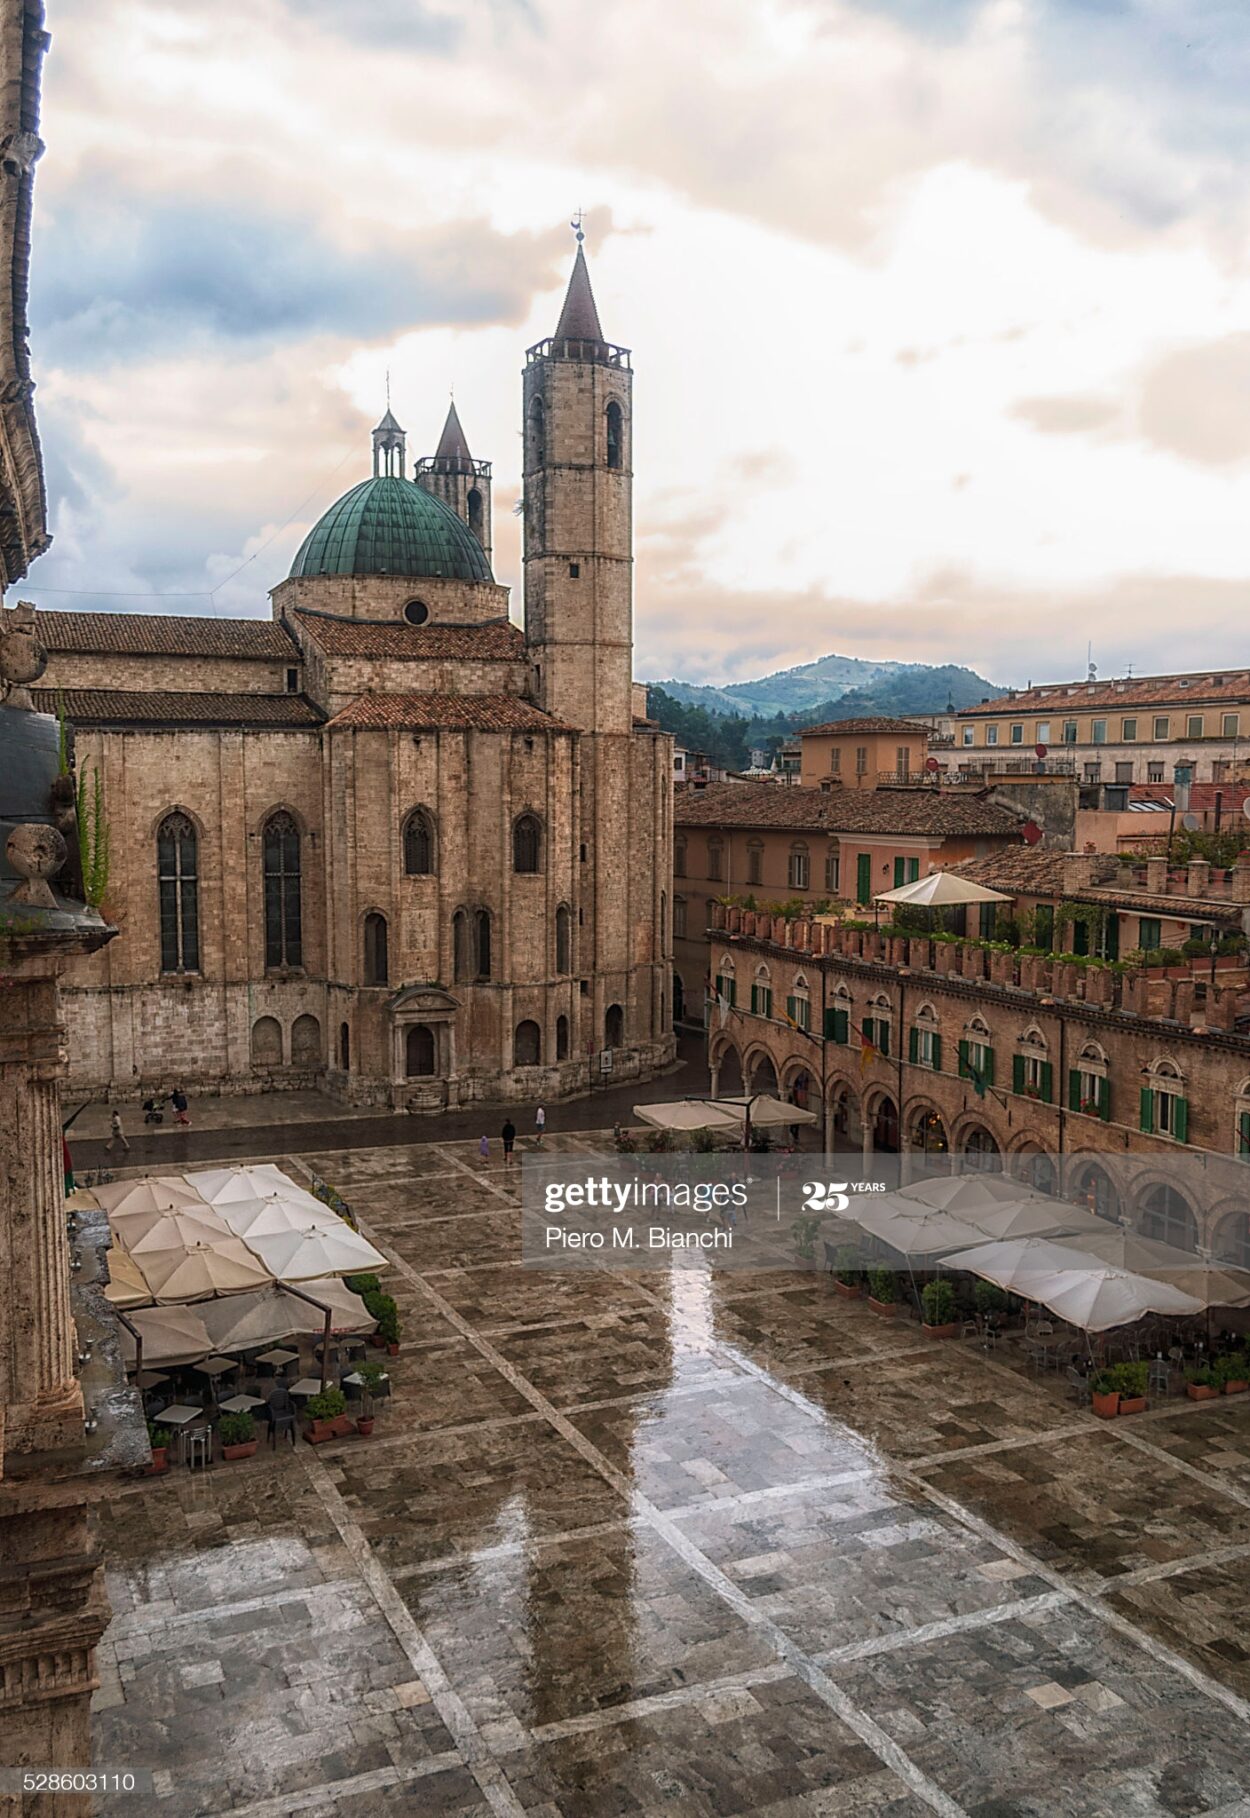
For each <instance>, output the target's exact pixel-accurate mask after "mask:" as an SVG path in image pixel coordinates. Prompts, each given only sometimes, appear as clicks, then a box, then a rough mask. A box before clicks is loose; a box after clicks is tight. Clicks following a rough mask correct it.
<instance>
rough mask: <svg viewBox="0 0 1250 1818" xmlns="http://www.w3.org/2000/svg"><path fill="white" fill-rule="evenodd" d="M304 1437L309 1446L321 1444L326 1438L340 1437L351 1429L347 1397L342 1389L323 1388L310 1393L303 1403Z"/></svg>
mask: <svg viewBox="0 0 1250 1818" xmlns="http://www.w3.org/2000/svg"><path fill="white" fill-rule="evenodd" d="M304 1420H305V1422H306V1424H305V1427H304V1438H305V1439H306V1440H307V1441H308V1443H309V1445H310V1446H322V1445H324V1444H325V1442H326V1440H327V1439H341V1438H342V1436H343V1434H344V1433H348V1432H350V1431H351V1422H350V1420H348V1418H347V1397H346V1395H344V1393H343V1391H342V1389H323V1390H322V1391H321V1393H320V1394H319V1395H310V1396H309V1398H308V1400H307V1402H306V1403H305V1404H304Z"/></svg>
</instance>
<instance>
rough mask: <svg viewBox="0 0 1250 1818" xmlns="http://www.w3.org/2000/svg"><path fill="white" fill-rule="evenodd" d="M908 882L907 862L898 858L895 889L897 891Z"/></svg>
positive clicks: (895, 867)
mask: <svg viewBox="0 0 1250 1818" xmlns="http://www.w3.org/2000/svg"><path fill="white" fill-rule="evenodd" d="M906 882H907V860H906V859H901V858H896V859H895V861H894V888H895V889H896V890H897V889H899V888H900V886H901V885H903V884H905V883H906Z"/></svg>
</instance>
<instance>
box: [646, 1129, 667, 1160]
mask: <svg viewBox="0 0 1250 1818" xmlns="http://www.w3.org/2000/svg"><path fill="white" fill-rule="evenodd" d="M672 1148H673V1132H672V1131H671V1130H653V1131H652V1132H651V1134H650V1136H648V1138H647V1151H648V1153H649V1154H651V1155H668V1154H669V1153H670V1151H671V1150H672Z"/></svg>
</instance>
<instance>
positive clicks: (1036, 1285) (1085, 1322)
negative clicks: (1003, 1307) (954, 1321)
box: [943, 1238, 1203, 1332]
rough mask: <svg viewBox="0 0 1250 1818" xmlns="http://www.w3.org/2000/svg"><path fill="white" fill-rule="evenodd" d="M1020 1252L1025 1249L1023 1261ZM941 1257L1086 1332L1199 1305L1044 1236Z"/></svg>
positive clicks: (1194, 1310)
mask: <svg viewBox="0 0 1250 1818" xmlns="http://www.w3.org/2000/svg"><path fill="white" fill-rule="evenodd" d="M1013 1252H1014V1253H1016V1254H1014V1255H1013V1254H1012V1253H1013ZM1020 1252H1025V1253H1027V1254H1026V1260H1025V1261H1024V1263H1023V1264H1022V1262H1021V1259H1020V1255H1019V1253H1020ZM1043 1252H1045V1253H1048V1255H1049V1266H1048V1265H1047V1264H1046V1263H1044V1262H1042V1261H1041V1260H1040V1259H1041V1257H1042V1254H1043ZM1056 1259H1057V1266H1056ZM943 1260H944V1261H949V1262H950V1264H951V1266H952V1267H953V1268H956V1269H967V1270H969V1271H970V1272H971V1273H972V1274H973V1275H979V1276H981V1277H982V1278H983V1279H984V1280H985V1281H993V1282H997V1284H998V1286H999V1287H1000V1288H1010V1289H1011V1290H1012V1292H1013V1293H1016V1294H1019V1295H1020V1296H1021V1298H1022V1299H1024V1300H1031V1301H1035V1302H1036V1303H1037V1304H1038V1305H1039V1306H1043V1307H1046V1308H1047V1309H1048V1310H1049V1311H1050V1312H1052V1313H1054V1314H1055V1315H1056V1316H1057V1317H1058V1318H1059V1319H1063V1320H1066V1321H1067V1322H1068V1324H1069V1325H1072V1326H1079V1327H1080V1328H1081V1330H1082V1331H1085V1332H1106V1331H1109V1330H1110V1329H1111V1328H1112V1327H1113V1326H1126V1325H1132V1324H1134V1323H1135V1322H1136V1321H1137V1320H1139V1319H1142V1318H1144V1317H1145V1315H1146V1314H1147V1313H1167V1314H1192V1313H1201V1312H1202V1310H1203V1308H1202V1302H1201V1301H1200V1300H1199V1299H1198V1298H1197V1297H1196V1296H1195V1295H1193V1294H1185V1293H1182V1291H1181V1290H1180V1289H1179V1288H1174V1287H1173V1286H1172V1285H1171V1284H1170V1283H1169V1282H1161V1281H1156V1280H1154V1279H1153V1278H1152V1277H1151V1276H1148V1275H1138V1274H1135V1273H1133V1272H1132V1271H1129V1270H1123V1269H1114V1268H1112V1267H1111V1266H1110V1264H1108V1263H1104V1262H1100V1261H1099V1259H1098V1258H1096V1257H1082V1256H1081V1252H1080V1251H1079V1250H1073V1249H1071V1248H1069V1247H1068V1246H1065V1245H1063V1244H1054V1243H1051V1242H1049V1240H1048V1239H1046V1238H1028V1239H1025V1240H1024V1241H1023V1242H1019V1243H1007V1244H986V1245H985V1247H984V1248H983V1249H981V1250H964V1251H961V1252H959V1253H958V1254H956V1255H953V1256H951V1257H949V1258H944V1259H943Z"/></svg>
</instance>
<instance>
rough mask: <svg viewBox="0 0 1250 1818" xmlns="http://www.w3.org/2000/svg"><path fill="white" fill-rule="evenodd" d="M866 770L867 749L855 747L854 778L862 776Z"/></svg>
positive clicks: (864, 746) (861, 746) (865, 746)
mask: <svg viewBox="0 0 1250 1818" xmlns="http://www.w3.org/2000/svg"><path fill="white" fill-rule="evenodd" d="M867 768H868V747H867V745H856V747H855V774H856V776H863V774H864V772H865V771H866V770H867Z"/></svg>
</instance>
